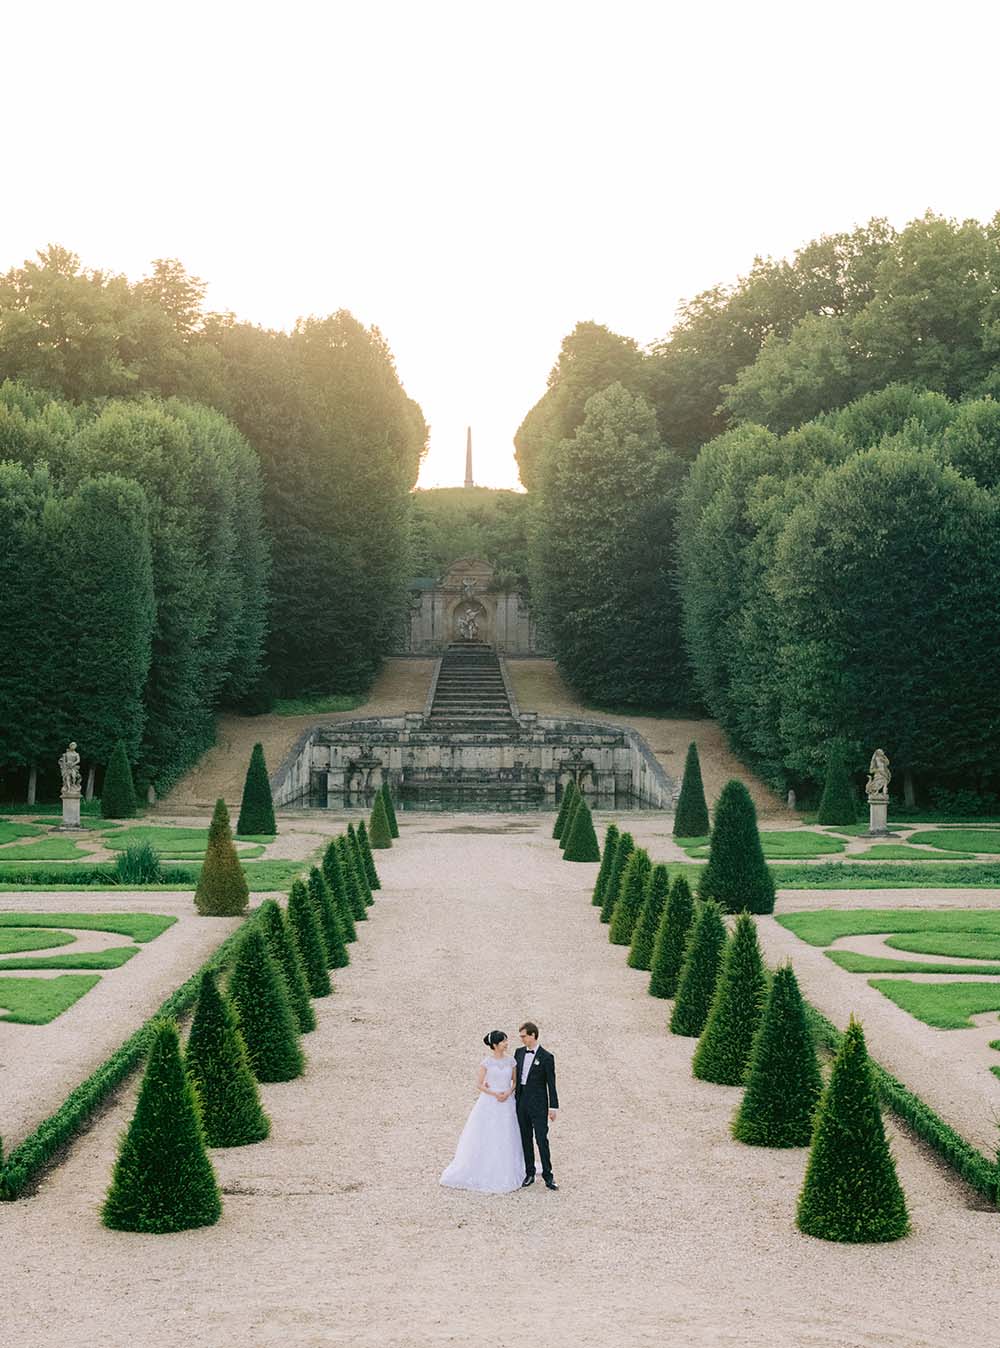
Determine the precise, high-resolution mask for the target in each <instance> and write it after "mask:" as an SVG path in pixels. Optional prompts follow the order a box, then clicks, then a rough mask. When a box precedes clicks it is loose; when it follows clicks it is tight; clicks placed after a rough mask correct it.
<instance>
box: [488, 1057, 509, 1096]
mask: <svg viewBox="0 0 1000 1348" xmlns="http://www.w3.org/2000/svg"><path fill="white" fill-rule="evenodd" d="M482 1066H483V1067H485V1068H486V1085H487V1086H488V1087H489V1089H490V1090H491V1091H509V1090H510V1083H511V1072H512V1071H513V1069H514V1059H513V1058H494V1056H493V1054H492V1053H491V1054H490V1055H489V1057H488V1058H484V1059H483V1061H482Z"/></svg>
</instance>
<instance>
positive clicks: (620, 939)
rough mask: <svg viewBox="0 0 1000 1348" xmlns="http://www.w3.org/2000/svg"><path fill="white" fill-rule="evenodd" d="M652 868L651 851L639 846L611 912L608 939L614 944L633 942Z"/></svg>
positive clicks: (626, 870) (630, 858) (626, 868)
mask: <svg viewBox="0 0 1000 1348" xmlns="http://www.w3.org/2000/svg"><path fill="white" fill-rule="evenodd" d="M652 869H653V865H652V862H651V861H650V859H649V853H648V852H647V851H646V849H645V848H644V847H637V848H636V849H635V851H634V852H633V853H632V855H631V856H630V857H629V859H628V864H627V865H626V867H625V872H624V874H623V875H622V880H621V885H620V887H619V890H618V902H617V903H616V904H615V906H614V911H613V912H612V914H611V925H610V927H609V928H608V940H609V941H610V942H611V944H612V945H631V944H632V933H633V931H635V924H636V923H637V922H638V921H639V914H640V913H641V912H642V905H643V901H644V900H645V897H646V885H647V884H648V883H649V875H650V871H651V870H652Z"/></svg>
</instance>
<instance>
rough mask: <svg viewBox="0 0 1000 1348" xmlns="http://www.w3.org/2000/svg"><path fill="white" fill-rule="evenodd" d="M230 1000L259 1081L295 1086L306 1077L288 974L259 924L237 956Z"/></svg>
mask: <svg viewBox="0 0 1000 1348" xmlns="http://www.w3.org/2000/svg"><path fill="white" fill-rule="evenodd" d="M229 1000H230V1001H231V1002H232V1004H233V1009H234V1010H235V1012H236V1019H237V1023H238V1024H239V1027H240V1033H241V1034H242V1036H243V1039H244V1042H245V1043H246V1046H247V1056H248V1057H249V1059H250V1066H251V1067H252V1068H253V1074H254V1076H255V1077H256V1078H257V1080H258V1081H291V1080H292V1079H293V1078H294V1077H297V1076H301V1075H302V1068H303V1065H304V1061H303V1057H302V1049H301V1048H300V1047H299V1032H298V1029H297V1027H296V1023H295V1015H294V1013H293V1011H292V1008H291V1006H290V1005H289V1001H288V992H287V990H286V988H285V979H284V975H283V974H282V972H281V970H280V969H279V968H278V965H277V962H276V961H275V959H274V958H273V956H272V955H271V952H270V950H269V948H268V945H267V942H266V940H265V938H264V933H263V931H261V929H260V927H259V925H258V924H256V923H254V924H253V925H252V926H251V927H250V928H249V930H248V931H247V933H246V935H245V936H244V938H243V940H242V941H241V942H240V946H239V949H238V951H237V952H236V959H235V961H234V963H233V972H232V976H231V977H230V980H229Z"/></svg>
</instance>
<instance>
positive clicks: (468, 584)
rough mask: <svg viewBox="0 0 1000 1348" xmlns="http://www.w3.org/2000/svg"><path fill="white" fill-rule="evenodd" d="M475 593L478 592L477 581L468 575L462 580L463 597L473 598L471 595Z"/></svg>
mask: <svg viewBox="0 0 1000 1348" xmlns="http://www.w3.org/2000/svg"><path fill="white" fill-rule="evenodd" d="M475 593H476V582H475V581H474V580H473V579H472V577H471V576H466V577H465V579H464V580H463V581H462V598H463V599H471V597H472V596H473V595H474V594H475Z"/></svg>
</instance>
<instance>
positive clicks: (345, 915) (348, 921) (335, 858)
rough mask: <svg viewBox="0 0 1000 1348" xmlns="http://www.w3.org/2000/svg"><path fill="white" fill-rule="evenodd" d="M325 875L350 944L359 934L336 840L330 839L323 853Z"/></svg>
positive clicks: (341, 924)
mask: <svg viewBox="0 0 1000 1348" xmlns="http://www.w3.org/2000/svg"><path fill="white" fill-rule="evenodd" d="M323 875H324V877H325V878H326V883H327V885H329V887H330V893H331V895H332V896H333V902H334V906H335V907H336V909H337V917H338V918H339V920H340V930H341V931H342V932H343V934H344V940H345V942H347V943H348V944H350V943H351V941H356V940H357V939H358V933H357V932H356V931H355V929H354V912H353V910H352V909H351V904H350V900H349V899H348V897H347V885H346V884H345V882H344V871H343V868H342V866H341V864H340V851H339V849H338V847H337V840H336V839H335V838H331V839H330V841H329V842H328V843H327V845H326V851H325V852H324V853H323Z"/></svg>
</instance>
